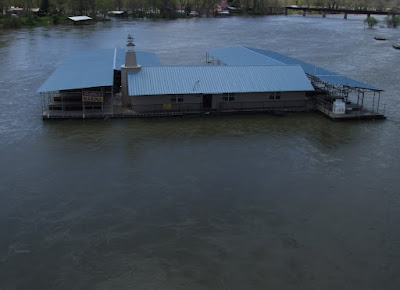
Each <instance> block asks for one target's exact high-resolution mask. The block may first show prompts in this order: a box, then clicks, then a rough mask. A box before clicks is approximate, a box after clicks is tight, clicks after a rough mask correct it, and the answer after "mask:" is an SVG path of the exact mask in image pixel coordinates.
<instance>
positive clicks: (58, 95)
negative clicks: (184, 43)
mask: <svg viewBox="0 0 400 290" xmlns="http://www.w3.org/2000/svg"><path fill="white" fill-rule="evenodd" d="M134 47H135V45H134V44H133V38H132V37H128V43H127V49H126V50H122V49H109V50H94V51H83V52H75V53H73V54H71V55H69V56H68V57H67V58H66V59H65V60H64V61H63V62H62V63H61V64H60V65H59V66H58V67H57V69H56V70H55V71H54V72H53V74H52V75H51V76H50V77H49V78H48V79H47V80H46V81H45V82H44V83H43V85H42V86H41V87H40V88H39V89H38V92H40V93H41V94H42V96H43V98H42V100H43V102H42V103H43V117H44V118H72V117H76V118H87V117H105V116H107V117H121V116H125V117H126V116H128V117H129V116H130V117H133V116H138V115H141V116H143V115H149V114H150V115H153V114H161V115H170V114H185V113H204V112H208V113H218V114H219V113H224V112H237V111H276V110H278V111H292V110H296V111H307V110H312V109H315V108H316V102H317V101H321V100H322V101H324V102H325V101H326V99H322V97H321V96H328V95H329V92H328V89H326V87H329V88H334V89H337V88H336V87H335V86H339V87H340V89H339V91H340V93H341V94H348V93H349V92H350V91H351V89H349V88H355V87H356V88H358V89H359V90H361V89H363V90H374V91H378V90H379V89H377V88H375V87H373V86H369V85H366V84H363V83H361V82H357V81H355V80H351V79H349V78H345V77H342V76H340V75H338V74H335V73H332V72H330V71H327V70H324V69H321V68H317V67H315V66H311V65H310V64H307V63H305V62H302V61H299V60H296V59H292V58H289V57H286V56H284V55H281V54H278V53H275V52H271V51H267V50H260V49H254V48H248V47H231V48H226V49H215V50H210V51H208V52H207V63H208V64H209V63H211V64H218V65H207V66H162V65H161V63H160V62H159V60H158V58H157V57H156V56H155V55H154V54H152V53H148V52H140V51H138V52H136V51H135V50H134ZM321 84H322V87H321ZM343 88H344V89H343ZM359 92H360V91H359ZM363 93H364V91H363ZM363 96H364V95H363ZM337 99H340V100H337V104H336V107H337V108H339V107H340V110H344V109H343V108H344V106H343V103H339V101H341V100H342V99H343V100H344V101H346V102H347V96H345V97H338V98H337ZM363 101H364V98H363V97H362V102H363ZM332 103H333V101H331V105H332V106H333V104H332ZM357 105H358V104H357ZM361 107H362V105H361ZM378 107H379V100H378Z"/></svg>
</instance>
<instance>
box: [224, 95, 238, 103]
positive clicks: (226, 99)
mask: <svg viewBox="0 0 400 290" xmlns="http://www.w3.org/2000/svg"><path fill="white" fill-rule="evenodd" d="M222 100H223V101H224V102H234V101H235V97H234V95H233V94H226V96H223V97H222Z"/></svg>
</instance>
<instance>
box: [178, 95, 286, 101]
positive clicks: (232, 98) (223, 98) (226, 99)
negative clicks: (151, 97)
mask: <svg viewBox="0 0 400 290" xmlns="http://www.w3.org/2000/svg"><path fill="white" fill-rule="evenodd" d="M269 99H270V100H280V99H281V94H280V93H275V94H273V95H270V96H269ZM222 100H223V101H224V102H234V101H235V97H234V96H223V97H222ZM170 102H171V103H183V97H175V96H174V97H171V99H170Z"/></svg>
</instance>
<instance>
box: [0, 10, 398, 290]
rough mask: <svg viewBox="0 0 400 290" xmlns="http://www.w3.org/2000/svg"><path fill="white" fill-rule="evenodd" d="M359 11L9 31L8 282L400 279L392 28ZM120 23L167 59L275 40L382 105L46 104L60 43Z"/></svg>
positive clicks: (273, 284) (120, 32) (227, 285)
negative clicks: (53, 116)
mask: <svg viewBox="0 0 400 290" xmlns="http://www.w3.org/2000/svg"><path fill="white" fill-rule="evenodd" d="M363 19H364V17H361V16H360V17H356V16H349V19H347V20H344V19H342V16H329V15H328V16H327V17H326V18H322V17H321V16H314V17H301V16H288V17H285V16H269V17H259V18H246V17H243V18H239V17H233V18H221V19H179V20H174V21H148V20H137V21H127V20H121V21H116V20H114V21H111V22H108V23H98V24H95V25H93V26H86V27H76V28H75V27H61V26H60V27H50V28H33V29H19V30H9V31H0V160H1V167H0V289H399V288H400V275H399V272H400V227H399V226H400V179H399V172H400V149H399V148H400V147H399V142H400V112H399V111H400V103H399V89H400V85H399V73H400V51H398V50H395V49H393V48H392V44H393V43H395V42H398V40H399V39H400V33H399V30H398V29H388V28H381V27H378V28H375V29H372V30H371V29H366V28H365V27H364V23H363ZM128 33H130V34H132V35H133V36H134V37H135V42H136V45H137V46H136V48H137V50H145V51H151V52H154V53H156V54H157V55H158V56H159V58H160V60H161V61H162V62H163V63H164V64H167V65H175V64H178V65H184V64H194V65H197V64H204V61H205V51H206V50H207V49H213V48H219V47H227V46H233V45H244V46H250V47H256V48H264V49H271V50H275V51H278V52H280V53H283V54H287V55H289V56H292V57H296V58H299V59H302V60H304V61H308V62H311V63H314V64H316V65H318V66H321V67H324V68H327V69H329V70H332V71H336V72H340V73H342V74H344V75H346V76H349V77H353V78H356V79H358V80H360V81H363V82H366V83H370V84H371V85H374V86H377V87H380V88H383V89H384V90H385V91H384V92H383V93H382V100H381V103H382V104H385V115H386V116H387V117H388V119H387V120H385V121H366V122H359V121H354V122H332V121H329V120H327V119H326V118H324V117H323V116H321V115H319V114H314V113H297V114H296V113H294V114H287V115H286V116H284V117H277V116H271V115H268V114H260V115H247V116H246V115H241V116H226V117H191V118H167V119H118V120H111V119H109V120H104V121H103V120H75V121H72V120H70V121H68V120H67V121H65V120H64V121H42V119H41V103H40V97H39V96H38V95H37V94H36V93H35V91H36V89H37V88H38V87H39V86H40V85H41V83H42V82H43V81H44V80H45V79H46V78H47V77H48V76H49V75H50V74H51V72H52V71H53V70H54V69H55V68H56V66H57V65H58V64H59V63H60V62H61V60H62V59H63V58H64V57H65V56H66V55H68V54H69V53H70V52H72V51H75V50H82V49H96V48H114V47H123V46H124V44H125V40H126V36H127V34H128ZM376 35H379V36H386V37H387V38H388V40H387V41H376V40H374V36H376Z"/></svg>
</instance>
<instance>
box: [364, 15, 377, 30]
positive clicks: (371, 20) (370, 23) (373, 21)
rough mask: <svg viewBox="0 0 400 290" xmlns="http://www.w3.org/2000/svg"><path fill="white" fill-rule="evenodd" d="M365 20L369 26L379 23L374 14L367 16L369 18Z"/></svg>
mask: <svg viewBox="0 0 400 290" xmlns="http://www.w3.org/2000/svg"><path fill="white" fill-rule="evenodd" d="M364 22H365V23H367V24H368V28H373V27H374V26H375V25H377V24H378V20H377V19H376V18H375V17H372V16H370V17H367V19H365V20H364Z"/></svg>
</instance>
